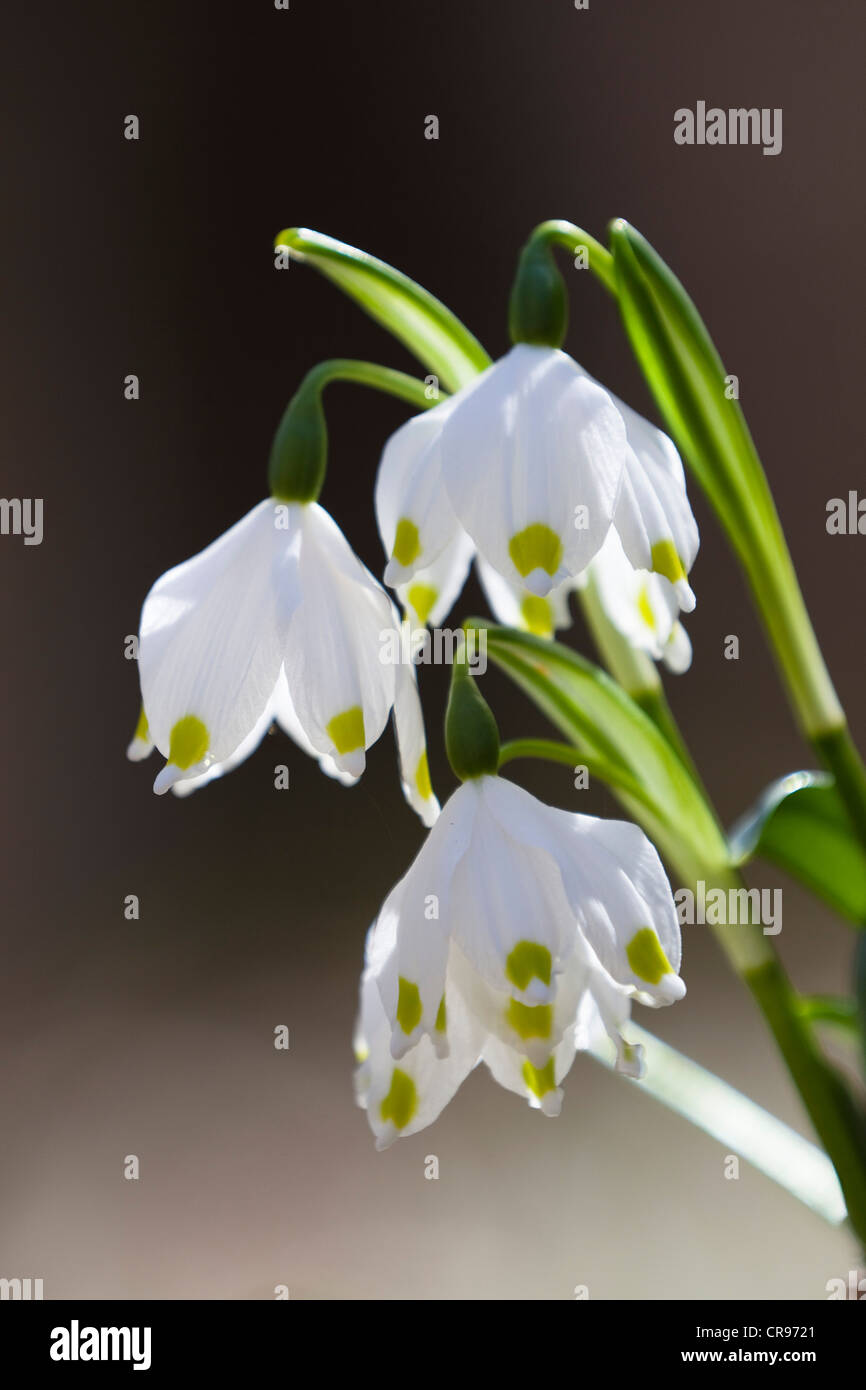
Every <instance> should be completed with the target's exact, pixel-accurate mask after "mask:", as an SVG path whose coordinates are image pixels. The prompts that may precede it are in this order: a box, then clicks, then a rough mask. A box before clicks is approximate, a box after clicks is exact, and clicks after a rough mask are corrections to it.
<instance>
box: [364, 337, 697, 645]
mask: <svg viewBox="0 0 866 1390" xmlns="http://www.w3.org/2000/svg"><path fill="white" fill-rule="evenodd" d="M376 513H377V518H378V522H379V530H380V534H381V536H382V541H383V545H384V547H385V551H386V553H387V555H388V557H389V559H388V564H387V567H386V570H385V582H386V583H388V584H389V585H391V586H392V587H394V588H396V590H397V592H398V595H399V597H400V600H401V603H402V604H403V606H404V609H406V611H407V612H409V613H411V614H412V616H413V618H415V619H417V620H418V621H424V620H425V618H426V620H427V621H430V622H432V623H434V625H435V623H437V622H438V621H441V618H442V617H444V615H445V613H447V611H448V609H449V608H450V606H451V603H452V602H453V601H454V598H455V597H456V595H457V594H458V593H459V591H460V589H461V587H462V585H463V582H464V580H465V576H466V572H467V570H468V566H469V562H470V559H471V555H472V552H473V550H474V551H476V552H477V563H478V567H479V572H480V574H481V578H482V582H483V584H484V587H485V589H486V590H487V592H488V596H490V597H491V602H492V605H493V607H494V611H495V612H496V613H497V616H498V617H500V619H501V620H502V621H506V618H505V613H506V612H510V613H511V614H512V616H515V601H516V616H517V618H518V623H517V625H518V626H522V627H526V628H528V629H529V630H530V631H535V632H542V631H544V630H545V629H548V630H549V632H552V631H553V629H554V628H555V627H557V626H560V625H562V621H563V620H564V618H565V615H566V613H567V604H566V595H567V592H568V590H569V589H570V588H571V587H573V586H574V585H575V584H576V583H578V582H579V580H580V576H581V574H582V572H583V571H584V570H585V568H586V567H587V565H588V564H589V563H590V562H591V561H592V559H593V558H594V557H595V556H596V555H597V553H598V552H599V550H600V549H601V547H602V545H603V543H604V541H605V539H606V537H607V536H608V534H609V533H610V531H611V529H612V527H615V528H616V529H617V531H618V533H619V535H620V538H621V540H622V544H623V547H624V550H625V553H626V555H627V556H628V559H629V561H630V563H631V564H632V566H633V567H634V568H636V569H640V570H646V571H648V572H653V573H655V574H656V575H657V576H658V577H659V579H660V581H661V582H662V583H663V584H664V585H669V586H670V589H671V593H672V595H673V596H674V597H675V598H676V601H677V605H678V607H680V608H683V609H685V610H688V609H690V608H692V607H693V606H694V595H693V593H692V591H691V588H690V587H689V584H688V579H687V575H688V571H689V569H690V567H691V565H692V563H693V561H694V558H695V555H696V553H697V548H698V532H697V526H696V524H695V521H694V517H693V515H692V512H691V508H690V506H689V502H688V497H687V495H686V489H685V477H684V473H683V468H682V464H681V462H680V459H679V455H678V454H677V451H676V448H675V447H674V445H673V443H672V441H671V440H670V439H669V438H668V437H667V436H666V435H664V434H663V433H662V432H661V431H660V430H657V429H656V428H655V427H654V426H653V425H651V424H649V422H648V421H646V420H643V419H642V418H641V417H640V416H639V415H637V414H636V412H635V411H633V410H631V409H630V407H628V406H626V405H625V404H624V403H623V402H621V401H620V400H618V399H617V397H616V396H614V395H613V394H612V393H610V392H609V391H607V390H606V389H605V388H604V387H603V386H601V385H600V384H599V383H598V382H597V381H595V380H594V379H593V378H592V377H591V376H589V374H588V373H587V372H585V371H584V370H583V368H582V367H580V366H579V365H578V364H577V363H576V362H574V361H573V360H572V359H571V358H570V357H568V356H567V355H566V354H565V353H563V352H561V351H559V350H558V349H555V348H545V347H533V346H529V345H527V344H518V345H517V346H516V347H514V348H512V349H511V351H510V352H509V353H507V354H506V356H505V357H503V358H502V359H501V360H500V361H499V362H497V363H496V364H495V365H494V366H493V367H490V368H489V369H488V370H487V371H486V372H483V373H482V374H481V375H480V376H479V377H478V379H477V380H476V381H475V382H473V383H471V384H470V385H469V386H467V387H464V388H463V390H461V391H459V392H457V394H456V395H454V396H452V397H451V398H450V399H449V400H447V401H445V402H443V403H442V404H441V405H439V406H436V407H435V408H434V409H433V410H430V411H429V412H427V414H426V415H422V416H418V417H416V418H414V419H412V420H410V421H408V422H407V424H405V425H404V426H402V428H401V429H399V430H398V431H397V432H396V433H395V434H394V435H393V436H392V437H391V439H390V440H389V441H388V444H387V445H386V448H385V451H384V453H383V456H382V462H381V465H380V469H379V476H378V479H377V484H376ZM494 596H495V600H496V601H494ZM533 599H535V600H537V602H536V603H533V602H532V600H533ZM547 604H549V605H550V607H549V608H548V607H546V605H547Z"/></svg>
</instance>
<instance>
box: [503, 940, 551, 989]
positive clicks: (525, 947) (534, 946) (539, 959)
mask: <svg viewBox="0 0 866 1390" xmlns="http://www.w3.org/2000/svg"><path fill="white" fill-rule="evenodd" d="M552 966H553V960H552V958H551V954H550V952H549V950H548V949H547V947H546V946H542V945H541V942H540V941H518V943H517V945H516V946H515V947H514V950H513V951H512V952H511V953H510V955H509V956H508V959H507V960H506V962H505V973H506V975H507V976H508V978H509V980H510V981H511V983H512V984H513V985H516V986H517V988H518V989H526V986H527V985H528V984H529V981H530V980H531V979H532V977H533V975H536V976H537V977H538V979H539V980H541V982H542V984H545V985H549V984H550V972H551V968H552Z"/></svg>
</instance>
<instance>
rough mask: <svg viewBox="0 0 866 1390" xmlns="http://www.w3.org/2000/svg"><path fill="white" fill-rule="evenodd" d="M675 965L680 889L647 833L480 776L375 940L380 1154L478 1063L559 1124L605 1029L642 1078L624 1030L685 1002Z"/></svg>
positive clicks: (625, 1063)
mask: <svg viewBox="0 0 866 1390" xmlns="http://www.w3.org/2000/svg"><path fill="white" fill-rule="evenodd" d="M679 964H680V932H679V925H678V921H677V913H676V908H675V906H674V901H673V896H672V894H671V889H670V885H669V883H668V880H667V877H666V875H665V872H664V870H663V868H662V866H661V862H660V860H659V858H658V855H657V853H656V851H655V849H654V848H653V846H652V845H651V844H650V842H649V840H648V839H647V838H646V836H645V835H644V834H643V832H642V831H641V830H640V829H639V828H638V827H637V826H635V825H631V824H628V823H626V822H623V821H603V820H597V819H595V818H594V817H591V816H583V815H576V814H572V813H570V812H566V811H559V810H554V809H552V808H550V807H548V806H545V805H543V804H542V803H541V802H539V801H537V800H536V799H535V798H534V797H532V796H530V795H529V793H528V792H525V791H523V790H522V789H521V788H520V787H518V786H516V785H515V784H513V783H511V782H508V781H505V780H504V779H502V778H500V777H497V776H482V777H478V778H471V779H469V780H468V781H466V782H465V783H464V784H463V785H462V786H461V787H460V788H458V790H457V791H456V792H455V793H454V795H453V796H452V797H451V799H450V800H449V801H448V803H447V805H446V806H445V807H444V809H443V811H442V814H441V815H440V817H439V819H438V821H437V822H436V824H435V826H434V827H433V829H432V831H431V832H430V834H429V836H428V837H427V840H426V842H425V843H424V845H423V846H422V848H421V851H420V853H419V854H418V856H417V858H416V859H415V861H414V863H413V864H412V866H411V868H410V869H409V871H408V873H407V874H406V875H405V877H404V878H403V879H401V881H400V882H399V883H398V884H397V886H396V887H395V888H394V889H393V891H392V892H391V894H390V895H389V897H388V898H387V899H386V901H385V903H384V905H383V907H382V909H381V911H380V913H379V917H378V919H377V921H376V923H375V925H374V926H373V928H372V929H371V932H370V934H369V938H368V944H367V954H366V963H365V970H364V976H363V980H362V988H361V1016H360V1021H359V1029H358V1037H357V1042H356V1051H357V1053H358V1057H359V1064H360V1065H359V1069H358V1073H357V1077H356V1086H357V1093H358V1099H359V1101H360V1103H361V1104H362V1105H364V1106H365V1107H366V1109H367V1112H368V1116H369V1120H370V1124H371V1127H372V1129H373V1131H374V1133H375V1135H376V1139H377V1145H378V1146H379V1147H385V1146H386V1145H387V1144H388V1143H390V1142H391V1141H392V1140H394V1139H396V1138H398V1137H399V1136H400V1135H407V1134H413V1133H415V1132H416V1131H417V1130H419V1129H423V1128H424V1127H425V1126H426V1125H428V1124H430V1123H431V1121H432V1120H434V1119H435V1118H436V1116H437V1115H438V1114H439V1112H440V1111H441V1110H442V1108H443V1107H444V1106H445V1105H446V1104H447V1102H448V1101H449V1100H450V1098H451V1096H452V1095H453V1094H454V1092H455V1091H456V1090H457V1088H458V1087H459V1085H460V1083H461V1082H462V1080H463V1078H464V1077H465V1076H466V1075H467V1074H468V1072H469V1071H471V1070H472V1068H473V1067H474V1066H475V1065H476V1063H477V1062H478V1061H480V1060H483V1061H485V1062H486V1063H487V1065H488V1067H489V1068H490V1070H491V1072H492V1073H493V1075H494V1077H495V1078H496V1080H497V1081H499V1082H500V1083H501V1084H502V1085H505V1086H507V1087H508V1088H509V1089H511V1090H514V1091H516V1092H517V1093H518V1094H521V1095H523V1096H525V1097H527V1098H528V1100H529V1102H530V1104H531V1105H534V1106H536V1107H538V1108H540V1109H542V1110H543V1111H544V1112H545V1113H546V1114H556V1113H558V1111H559V1107H560V1104H561V1100H562V1093H561V1091H560V1089H559V1086H560V1082H561V1080H562V1078H563V1077H564V1075H565V1073H566V1072H567V1071H568V1069H569V1067H570V1065H571V1062H572V1060H573V1058H574V1055H575V1051H576V1050H577V1049H578V1048H583V1047H585V1046H587V1044H588V1041H589V1039H590V1035H591V1033H592V1031H593V1029H594V1027H595V1026H597V1025H598V1024H599V1020H600V1022H601V1024H602V1025H603V1026H604V1028H605V1030H606V1031H607V1032H608V1033H609V1035H610V1036H611V1037H612V1038H613V1039H614V1041H615V1042H616V1045H617V1050H618V1055H619V1065H620V1068H621V1069H623V1070H625V1071H627V1072H629V1073H630V1074H632V1075H635V1074H639V1071H640V1057H639V1055H638V1050H637V1049H635V1048H631V1047H629V1046H628V1044H627V1043H625V1042H624V1040H623V1039H622V1037H621V1036H620V1028H621V1026H622V1025H623V1023H624V1022H625V1021H626V1019H627V1017H628V1013H629V1007H630V1001H631V999H632V998H636V999H638V1000H639V1001H641V1002H643V1003H647V1004H654V1005H660V1004H669V1003H672V1002H673V1001H674V1000H676V999H680V998H681V997H682V995H683V994H684V993H685V986H684V985H683V983H682V981H681V980H680V978H679V975H678V973H677V972H678V970H679Z"/></svg>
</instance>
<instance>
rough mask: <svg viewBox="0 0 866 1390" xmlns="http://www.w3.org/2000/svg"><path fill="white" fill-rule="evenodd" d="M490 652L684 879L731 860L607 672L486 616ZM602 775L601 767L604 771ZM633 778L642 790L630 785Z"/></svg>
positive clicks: (695, 790)
mask: <svg viewBox="0 0 866 1390" xmlns="http://www.w3.org/2000/svg"><path fill="white" fill-rule="evenodd" d="M466 626H468V627H476V628H480V629H484V630H485V634H486V643H487V654H488V656H489V657H490V658H491V659H492V660H493V661H494V662H495V663H496V664H497V665H498V666H499V667H501V669H502V670H504V671H505V672H506V673H507V674H508V675H509V676H510V677H511V679H512V680H514V681H515V683H516V684H517V685H518V686H520V688H521V689H522V690H524V691H525V693H526V694H527V695H528V696H529V697H530V699H531V700H532V701H533V702H534V703H535V704H536V705H537V706H538V708H539V709H540V710H541V711H542V712H543V713H544V714H545V715H547V717H548V718H549V719H550V720H551V722H552V723H553V724H555V725H556V727H557V728H558V729H559V730H560V731H561V732H562V733H563V734H564V735H565V736H566V738H568V739H569V740H570V741H571V742H572V743H573V744H574V745H575V746H576V747H577V748H579V749H580V750H581V751H583V752H585V753H586V754H587V761H588V762H589V760H590V759H595V760H596V766H597V767H598V768H602V769H605V770H606V773H607V775H606V776H605V780H606V781H607V782H608V785H609V786H610V787H611V790H612V791H613V792H614V793H615V794H616V795H617V797H618V798H619V800H620V801H621V802H622V804H623V806H624V807H625V808H626V810H627V811H628V813H629V815H630V816H632V817H633V819H635V820H637V821H638V822H639V823H640V824H641V825H643V827H644V829H645V830H646V831H647V834H648V835H649V836H650V838H651V839H652V840H654V841H655V843H656V844H657V846H658V847H659V849H661V850H662V852H663V853H664V854H665V855H666V857H667V858H668V860H669V861H670V862H671V864H673V865H675V866H676V867H677V869H678V870H679V871H680V872H681V873H682V874H683V876H684V878H685V879H686V880H691V879H693V878H700V877H707V875H708V873H710V872H711V871H712V870H714V869H718V870H720V871H724V870H725V869H726V868H727V867H728V864H729V859H728V849H727V845H726V842H725V839H724V835H723V834H722V831H721V829H720V828H719V825H718V823H717V821H716V819H715V816H714V815H713V812H712V810H711V808H710V807H709V806H708V804H707V802H706V800H705V798H704V796H703V794H702V792H701V790H700V788H699V787H698V786H697V784H696V782H695V781H694V778H693V777H692V775H691V773H690V772H689V770H688V769H687V768H686V766H685V764H684V763H683V762H682V760H681V759H680V757H679V755H678V754H677V753H676V751H675V750H674V749H673V748H672V746H671V744H670V743H669V742H668V740H667V739H666V738H665V736H664V734H663V733H662V732H661V731H660V730H659V728H658V727H657V725H656V724H655V723H654V722H653V721H652V719H650V718H649V716H648V715H647V714H645V713H644V711H643V710H642V709H641V708H640V706H639V705H638V704H636V702H635V701H634V700H633V699H632V698H631V697H630V696H629V695H627V694H626V692H625V691H624V690H623V689H622V687H621V686H619V685H617V684H616V682H615V681H613V680H611V678H610V676H608V675H607V674H606V672H604V671H602V670H601V669H600V668H599V667H598V666H595V665H593V663H592V662H591V661H587V660H586V659H585V658H584V657H581V656H578V655H577V653H576V652H573V651H571V650H570V649H569V648H568V647H564V646H562V645H561V644H560V643H559V642H551V641H548V640H547V639H546V638H541V637H533V636H531V635H530V634H528V633H524V632H518V631H516V630H515V629H513V628H504V627H496V626H494V625H492V624H488V623H486V622H485V621H484V620H483V619H471V620H470V621H469V622H468V623H467V624H466ZM602 775H604V773H602ZM631 783H636V784H637V787H638V788H639V789H640V792H639V795H633V794H631V793H630V791H629V785H630V784H631Z"/></svg>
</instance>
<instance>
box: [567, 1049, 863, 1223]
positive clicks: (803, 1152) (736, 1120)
mask: <svg viewBox="0 0 866 1390" xmlns="http://www.w3.org/2000/svg"><path fill="white" fill-rule="evenodd" d="M626 1031H627V1032H628V1041H629V1042H631V1043H637V1044H639V1045H640V1046H641V1047H642V1048H643V1050H644V1061H645V1063H646V1075H645V1076H644V1077H643V1078H642V1079H641V1080H640V1081H631V1082H630V1084H631V1085H633V1086H636V1087H637V1088H638V1089H639V1090H641V1091H645V1092H647V1093H648V1094H649V1095H651V1096H652V1097H653V1099H654V1100H658V1101H660V1102H661V1103H662V1105H666V1106H668V1107H669V1109H671V1110H674V1111H676V1113H677V1114H678V1115H682V1116H684V1118H685V1119H687V1120H689V1121H690V1122H691V1124H693V1125H696V1126H697V1128H698V1129H702V1130H703V1131H704V1133H705V1134H709V1135H711V1136H712V1138H713V1139H718V1140H719V1142H720V1143H721V1144H722V1145H723V1146H724V1148H725V1151H726V1152H727V1153H734V1154H738V1155H739V1156H740V1157H741V1158H744V1159H746V1160H747V1162H749V1163H751V1164H753V1165H754V1167H756V1168H758V1169H760V1171H761V1172H762V1173H766V1175H767V1177H769V1178H772V1179H773V1181H774V1182H776V1183H778V1184H779V1186H780V1187H784V1188H786V1189H787V1191H788V1192H790V1193H792V1194H793V1196H795V1197H796V1198H798V1200H799V1201H801V1202H803V1203H805V1205H806V1206H807V1207H811V1209H812V1210H813V1211H815V1212H817V1213H818V1215H819V1216H823V1217H824V1219H825V1220H826V1221H829V1222H831V1223H832V1224H833V1225H839V1224H840V1223H841V1222H842V1221H844V1220H845V1215H846V1211H845V1198H844V1197H843V1195H842V1189H841V1187H840V1186H839V1179H838V1178H837V1176H836V1172H835V1169H834V1168H833V1164H832V1163H831V1162H830V1160H829V1158H828V1157H827V1155H826V1154H824V1153H822V1152H821V1150H820V1149H819V1148H817V1146H816V1145H815V1144H812V1143H810V1142H809V1140H808V1139H804V1138H803V1137H802V1135H800V1134H797V1133H796V1132H795V1131H794V1130H793V1129H790V1128H789V1127H788V1125H786V1124H783V1122H782V1121H781V1120H777V1119H776V1117H775V1115H771V1114H769V1112H768V1111H766V1110H764V1109H762V1107H761V1106H760V1105H757V1104H756V1103H755V1101H753V1100H750V1099H749V1098H748V1096H744V1095H743V1094H742V1092H741V1091H737V1090H735V1089H734V1087H733V1086H730V1085H728V1083H727V1081H723V1080H722V1079H721V1077H719V1076H715V1075H714V1074H713V1073H712V1072H710V1071H707V1070H706V1068H705V1067H702V1066H700V1065H699V1064H698V1063H697V1062H693V1061H692V1060H691V1058H689V1057H684V1056H683V1055H682V1053H680V1052H677V1051H675V1049H674V1048H672V1047H669V1046H668V1044H667V1043H663V1042H661V1040H660V1039H659V1038H656V1037H654V1036H653V1034H652V1033H648V1032H647V1031H646V1029H644V1028H639V1027H638V1025H637V1024H636V1023H630V1024H629V1025H628V1026H627V1030H626ZM590 1051H591V1052H592V1054H593V1056H594V1057H595V1058H596V1059H597V1060H598V1061H600V1062H603V1063H604V1064H605V1066H608V1067H612V1066H613V1064H614V1060H615V1051H614V1047H613V1044H612V1043H611V1042H610V1041H609V1040H608V1039H605V1040H604V1041H603V1042H599V1043H597V1044H595V1045H594V1046H593V1047H592V1048H591V1049H590Z"/></svg>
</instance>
